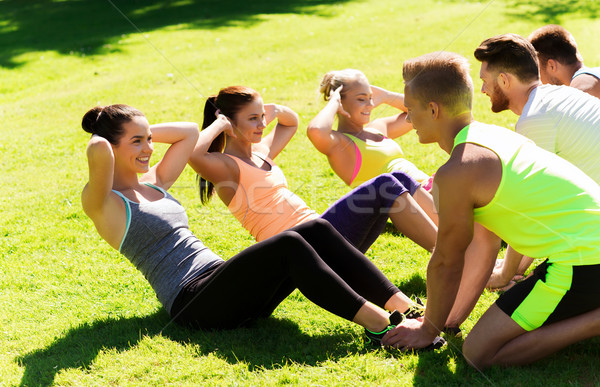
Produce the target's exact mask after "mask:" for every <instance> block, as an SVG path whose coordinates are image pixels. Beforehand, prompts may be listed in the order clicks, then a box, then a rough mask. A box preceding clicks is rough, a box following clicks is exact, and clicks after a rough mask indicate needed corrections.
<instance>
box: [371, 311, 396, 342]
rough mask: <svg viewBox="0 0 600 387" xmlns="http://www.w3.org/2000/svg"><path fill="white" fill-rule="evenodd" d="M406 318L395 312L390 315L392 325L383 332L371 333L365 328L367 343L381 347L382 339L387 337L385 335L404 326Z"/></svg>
mask: <svg viewBox="0 0 600 387" xmlns="http://www.w3.org/2000/svg"><path fill="white" fill-rule="evenodd" d="M404 318H405V317H404V315H403V314H402V313H400V312H398V311H397V310H395V311H393V312H392V314H390V325H388V326H387V327H386V328H385V329H384V330H382V331H381V332H371V331H370V330H368V329H367V328H365V336H367V340H366V342H367V343H368V344H371V345H373V346H375V347H381V339H383V336H385V334H386V333H387V332H388V331H391V330H392V329H394V328H396V326H397V325H400V324H402V321H404Z"/></svg>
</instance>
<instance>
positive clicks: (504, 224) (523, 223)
mask: <svg viewBox="0 0 600 387" xmlns="http://www.w3.org/2000/svg"><path fill="white" fill-rule="evenodd" d="M466 142H468V143H473V144H477V145H481V146H483V147H486V148H488V149H490V150H492V151H494V152H495V153H496V154H497V155H498V157H499V158H500V161H501V162H502V179H501V181H500V185H499V187H498V190H497V191H496V195H495V196H494V198H493V199H492V201H491V202H490V203H488V204H487V205H485V206H484V207H481V208H476V209H475V210H474V219H475V221H477V222H479V223H481V224H482V225H483V226H485V227H486V228H488V229H489V230H491V231H493V232H494V233H496V235H498V236H499V237H500V238H502V239H504V240H505V241H506V242H507V243H508V244H510V245H511V246H512V247H513V248H514V249H515V250H517V251H518V252H520V253H521V254H525V255H528V256H530V257H534V258H543V257H548V260H549V261H550V262H557V263H564V264H569V265H592V264H599V263H600V186H598V184H596V183H595V182H594V181H593V180H592V179H591V178H590V177H588V176H587V175H586V174H584V173H583V172H581V170H579V169H578V168H577V167H575V166H574V165H572V164H571V163H569V162H568V161H566V160H564V159H562V158H560V157H559V156H556V155H555V154H553V153H550V152H547V151H545V150H543V149H542V148H539V147H537V146H536V145H535V144H534V143H533V142H532V141H531V140H529V139H527V138H525V137H523V136H521V135H519V134H517V133H515V132H513V131H510V130H508V129H504V128H501V127H498V126H494V125H487V124H482V123H479V122H473V123H471V125H467V126H466V127H465V128H464V129H462V131H460V132H459V133H458V135H457V136H456V138H455V139H454V147H456V146H457V145H459V144H462V143H466Z"/></svg>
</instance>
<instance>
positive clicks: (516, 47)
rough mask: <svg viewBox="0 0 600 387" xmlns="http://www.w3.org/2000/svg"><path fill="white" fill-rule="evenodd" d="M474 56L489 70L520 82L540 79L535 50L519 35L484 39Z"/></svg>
mask: <svg viewBox="0 0 600 387" xmlns="http://www.w3.org/2000/svg"><path fill="white" fill-rule="evenodd" d="M474 55H475V58H476V59H477V60H478V61H480V62H487V64H488V69H489V70H492V71H499V72H506V73H510V74H512V75H514V76H516V77H517V78H518V79H519V80H520V81H522V82H530V81H534V80H537V79H539V78H540V75H539V66H538V59H537V53H536V52H535V48H534V47H533V46H532V45H531V43H529V41H528V40H527V39H525V38H524V37H522V36H520V35H517V34H504V35H497V36H493V37H491V38H489V39H486V40H484V41H483V42H481V44H480V45H479V47H477V49H476V50H475V53H474Z"/></svg>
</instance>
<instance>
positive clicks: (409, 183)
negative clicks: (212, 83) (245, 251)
mask: <svg viewBox="0 0 600 387" xmlns="http://www.w3.org/2000/svg"><path fill="white" fill-rule="evenodd" d="M275 119H277V125H276V126H275V128H274V129H273V130H272V131H271V132H270V133H269V134H268V135H266V136H264V137H263V130H264V129H265V127H266V126H267V124H268V123H270V122H271V121H273V120H275ZM202 127H203V130H202V132H201V133H200V137H199V139H198V143H197V145H196V149H194V152H193V154H192V157H191V158H190V161H189V164H190V165H191V166H192V168H193V169H194V170H195V171H196V172H197V173H198V175H199V181H200V197H201V200H202V202H203V203H205V202H207V201H208V200H210V198H211V196H212V194H213V192H214V191H216V193H217V195H218V196H219V198H220V199H221V200H222V201H223V203H224V204H225V205H226V206H227V207H228V208H229V210H230V211H231V212H232V213H233V214H234V215H235V217H236V218H237V219H238V220H239V221H240V222H241V223H242V226H244V228H246V229H247V230H248V231H249V232H250V233H251V234H252V235H253V236H254V238H256V240H257V241H261V240H264V239H266V238H269V237H271V236H273V235H276V234H278V233H280V232H282V231H284V230H287V229H289V228H290V227H293V226H296V225H298V224H301V223H303V222H306V221H309V220H311V219H316V218H318V217H319V215H318V214H316V213H315V212H314V211H312V210H311V209H310V208H308V206H307V205H306V203H305V202H304V201H303V200H302V199H300V198H299V197H298V196H297V195H296V194H294V193H292V192H291V191H290V190H289V189H288V188H287V181H286V179H285V176H284V175H283V172H282V171H281V170H280V169H279V167H277V165H276V164H275V163H274V162H273V159H274V158H275V157H276V156H277V155H278V154H279V153H280V152H281V151H282V150H283V148H284V147H285V146H286V145H287V144H288V143H289V141H290V140H291V138H292V137H293V135H294V133H295V132H296V129H297V127H298V116H297V114H296V113H295V112H293V111H292V110H291V109H290V108H288V107H285V106H281V105H275V104H263V100H262V98H261V96H260V95H259V94H258V93H257V92H256V91H254V90H253V89H250V88H248V87H243V86H231V87H226V88H224V89H221V90H220V91H219V94H218V95H217V96H213V97H210V98H209V99H208V100H207V101H206V104H205V107H204V122H203V125H202ZM420 191H422V190H420V188H419V184H418V183H417V182H415V181H414V180H412V179H411V178H410V177H408V176H407V175H405V174H398V175H397V176H392V175H390V174H384V175H381V176H378V177H377V178H375V179H372V180H369V181H368V182H366V183H364V184H363V185H361V186H359V187H357V188H356V189H354V190H353V191H352V192H350V193H349V194H347V195H345V196H344V197H342V198H341V199H339V200H338V201H337V202H336V203H334V204H333V205H332V206H331V207H330V208H329V209H327V210H326V211H325V212H324V213H323V214H322V215H321V216H320V217H321V218H323V219H325V220H327V221H329V223H331V224H332V225H333V226H334V228H335V229H336V230H337V231H339V232H340V234H342V235H343V236H344V237H345V238H346V239H347V240H348V241H350V243H352V244H353V245H354V246H356V247H357V248H358V249H359V250H360V251H362V252H365V251H366V250H367V249H368V248H369V247H370V246H371V244H373V242H374V241H375V240H376V239H377V237H378V236H379V235H380V234H381V232H382V231H383V229H384V227H385V224H386V222H387V220H388V217H389V218H391V220H392V222H393V223H394V225H395V226H396V228H397V229H398V230H399V231H400V232H402V233H403V234H404V235H406V236H408V237H409V238H410V239H412V240H413V241H415V242H417V243H418V244H419V245H420V246H422V247H424V248H425V249H427V250H429V251H431V249H432V248H433V246H434V244H435V238H436V226H435V225H434V223H433V221H432V220H431V219H430V218H429V217H428V216H427V214H426V213H425V212H424V211H423V210H422V209H421V207H420V206H419V204H418V203H417V202H416V201H415V199H413V197H412V196H411V195H412V194H415V197H416V198H419V195H420V194H422V193H424V194H425V195H428V194H427V193H426V192H424V191H423V192H422V193H419V192H420Z"/></svg>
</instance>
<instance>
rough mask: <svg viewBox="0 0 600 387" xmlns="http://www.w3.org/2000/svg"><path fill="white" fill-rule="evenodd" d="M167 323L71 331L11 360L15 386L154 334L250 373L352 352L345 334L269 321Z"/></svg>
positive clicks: (153, 319) (111, 322) (144, 320)
mask: <svg viewBox="0 0 600 387" xmlns="http://www.w3.org/2000/svg"><path fill="white" fill-rule="evenodd" d="M169 321H170V319H169V316H168V314H167V313H166V312H165V311H164V309H161V310H160V311H158V312H156V313H155V314H152V315H149V316H145V317H134V318H123V319H106V320H99V321H95V322H93V323H91V324H85V325H82V326H79V327H75V328H73V329H71V330H70V331H69V332H67V333H66V334H65V335H64V336H62V337H59V338H57V339H56V340H55V341H54V342H53V343H52V344H50V345H48V346H47V347H46V348H42V349H38V350H35V351H32V352H31V353H28V354H26V355H23V356H20V357H18V358H17V359H16V361H17V362H18V363H19V364H20V365H22V366H23V367H24V368H25V372H24V374H23V377H22V379H21V386H33V385H36V386H38V385H39V386H51V385H53V384H54V379H55V377H56V375H57V374H58V373H59V372H61V371H62V370H66V369H71V368H81V369H84V370H85V369H89V368H90V367H91V366H92V364H93V362H94V360H95V359H96V357H97V356H98V354H99V353H100V352H101V351H106V350H116V351H118V352H124V351H128V350H130V349H132V348H134V347H135V346H136V345H137V344H138V342H139V341H140V340H142V338H144V337H154V336H157V335H162V336H163V337H166V338H169V339H171V340H173V341H176V342H180V343H182V344H190V343H191V344H194V345H196V346H197V353H198V355H199V356H203V355H207V354H209V353H217V354H218V355H219V357H220V358H222V359H225V360H226V361H227V362H229V363H231V364H237V363H239V362H244V363H246V364H248V366H249V369H250V370H251V371H252V370H254V369H261V370H262V369H271V368H277V367H281V366H283V365H285V364H288V363H289V362H297V363H302V364H307V365H316V364H318V363H320V362H323V361H326V360H327V359H335V358H337V357H343V356H347V354H348V352H349V351H356V346H355V344H354V340H353V336H352V334H351V333H348V334H334V335H325V336H316V337H314V336H313V337H311V336H308V335H306V334H303V333H302V332H301V331H300V330H299V329H298V326H297V325H296V324H295V323H294V322H292V321H288V320H279V319H275V318H272V317H271V318H267V319H263V320H259V321H258V322H256V323H255V324H254V325H253V326H251V327H248V328H238V329H234V330H226V331H201V330H193V329H188V328H184V327H181V326H179V325H175V324H169ZM165 326H167V328H166V329H164V330H163V328H164V327H165ZM344 343H347V344H344ZM349 346H352V348H348V347H349Z"/></svg>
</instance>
